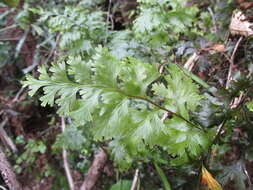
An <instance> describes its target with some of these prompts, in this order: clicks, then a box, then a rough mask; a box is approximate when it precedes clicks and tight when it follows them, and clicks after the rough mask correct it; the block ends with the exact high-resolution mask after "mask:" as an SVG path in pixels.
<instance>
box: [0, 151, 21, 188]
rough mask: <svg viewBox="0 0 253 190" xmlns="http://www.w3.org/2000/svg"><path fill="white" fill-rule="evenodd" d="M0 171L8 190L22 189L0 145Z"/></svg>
mask: <svg viewBox="0 0 253 190" xmlns="http://www.w3.org/2000/svg"><path fill="white" fill-rule="evenodd" d="M0 173H1V175H2V177H3V179H4V182H5V184H6V185H7V186H8V187H9V189H10V190H22V189H23V188H22V186H21V185H20V183H19V182H18V180H17V177H16V175H15V173H14V172H13V170H12V167H11V165H10V163H9V162H8V160H7V158H6V156H5V154H4V152H3V149H2V147H1V146H0Z"/></svg>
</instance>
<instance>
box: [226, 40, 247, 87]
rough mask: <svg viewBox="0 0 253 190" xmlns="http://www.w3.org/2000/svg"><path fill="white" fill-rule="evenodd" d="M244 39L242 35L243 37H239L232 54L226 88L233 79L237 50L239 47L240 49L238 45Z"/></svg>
mask: <svg viewBox="0 0 253 190" xmlns="http://www.w3.org/2000/svg"><path fill="white" fill-rule="evenodd" d="M242 39H243V37H242V36H241V37H240V38H239V40H238V41H237V42H236V45H235V48H234V51H233V53H232V56H231V58H230V66H229V70H228V77H227V82H226V88H228V86H229V84H230V82H231V81H232V77H231V75H232V70H233V68H234V59H235V53H236V51H237V49H238V47H239V45H240V43H241V41H242Z"/></svg>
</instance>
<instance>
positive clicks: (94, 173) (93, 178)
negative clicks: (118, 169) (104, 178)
mask: <svg viewBox="0 0 253 190" xmlns="http://www.w3.org/2000/svg"><path fill="white" fill-rule="evenodd" d="M107 160H108V155H107V153H106V151H105V150H104V149H102V148H101V149H100V151H99V152H98V153H97V154H96V155H95V158H94V160H93V162H92V165H91V167H90V168H89V171H88V174H87V176H86V177H85V180H84V182H83V184H82V186H81V188H80V190H92V189H93V188H94V186H95V184H96V182H97V180H98V179H99V177H100V175H101V171H102V169H103V168H104V167H105V164H106V162H107Z"/></svg>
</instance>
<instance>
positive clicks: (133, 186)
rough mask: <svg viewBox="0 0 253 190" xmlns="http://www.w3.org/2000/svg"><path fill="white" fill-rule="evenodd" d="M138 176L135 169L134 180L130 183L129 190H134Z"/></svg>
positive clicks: (137, 171) (137, 170)
mask: <svg viewBox="0 0 253 190" xmlns="http://www.w3.org/2000/svg"><path fill="white" fill-rule="evenodd" d="M138 176H139V169H136V170H135V174H134V180H133V183H132V186H131V189H130V190H135V189H136V186H137V182H138Z"/></svg>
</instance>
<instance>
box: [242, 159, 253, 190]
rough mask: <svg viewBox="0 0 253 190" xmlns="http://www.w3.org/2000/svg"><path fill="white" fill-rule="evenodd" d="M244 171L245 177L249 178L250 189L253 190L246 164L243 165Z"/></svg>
mask: <svg viewBox="0 0 253 190" xmlns="http://www.w3.org/2000/svg"><path fill="white" fill-rule="evenodd" d="M243 171H244V173H245V175H246V176H247V178H248V182H249V189H252V182H251V177H250V175H249V173H248V171H247V168H246V166H245V164H243Z"/></svg>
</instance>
